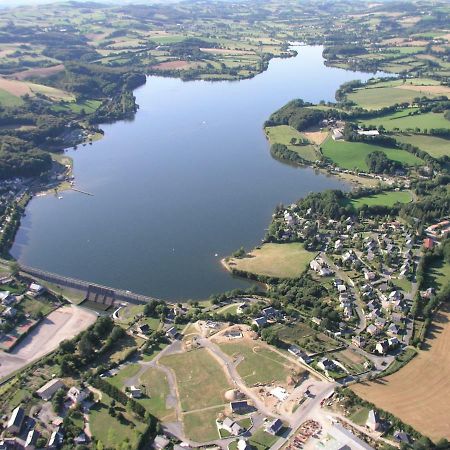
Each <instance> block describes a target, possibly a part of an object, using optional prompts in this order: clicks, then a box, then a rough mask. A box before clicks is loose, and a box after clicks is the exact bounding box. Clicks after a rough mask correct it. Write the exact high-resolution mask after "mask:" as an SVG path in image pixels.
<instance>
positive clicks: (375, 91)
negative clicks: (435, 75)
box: [347, 79, 448, 110]
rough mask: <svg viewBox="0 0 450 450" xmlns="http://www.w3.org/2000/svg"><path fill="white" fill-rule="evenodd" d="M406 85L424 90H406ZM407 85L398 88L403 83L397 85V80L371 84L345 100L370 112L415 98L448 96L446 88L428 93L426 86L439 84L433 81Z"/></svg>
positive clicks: (419, 81)
mask: <svg viewBox="0 0 450 450" xmlns="http://www.w3.org/2000/svg"><path fill="white" fill-rule="evenodd" d="M407 84H413V85H415V86H422V85H423V86H424V88H423V90H418V89H417V88H412V89H408V88H407V87H406V86H407ZM407 84H404V86H405V88H403V87H399V86H401V85H403V83H401V82H400V83H399V82H398V80H396V81H392V82H389V81H388V82H384V83H378V84H373V85H369V86H367V87H366V88H360V89H356V90H355V91H354V92H352V93H350V94H348V96H347V98H348V100H351V101H353V102H355V103H356V104H357V105H359V106H361V107H362V108H365V109H369V110H370V109H380V108H384V107H386V106H391V105H394V104H395V103H412V102H413V101H414V99H415V98H417V97H423V96H426V97H436V96H439V95H448V89H447V88H446V87H442V88H441V90H440V91H439V92H429V91H428V90H427V86H431V85H434V86H435V85H436V84H439V83H436V82H435V81H434V82H431V81H429V80H425V79H422V80H421V79H416V80H408V82H407ZM434 89H435V88H434Z"/></svg>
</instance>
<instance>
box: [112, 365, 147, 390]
mask: <svg viewBox="0 0 450 450" xmlns="http://www.w3.org/2000/svg"><path fill="white" fill-rule="evenodd" d="M139 369H140V366H139V364H127V365H126V366H125V367H124V368H123V369H122V370H120V371H119V372H118V373H117V375H114V376H113V377H111V378H109V379H108V381H109V382H110V383H111V384H113V385H114V386H116V387H117V388H119V389H123V387H124V384H125V381H126V380H128V378H131V377H134V376H135V375H136V374H137V373H138V372H139Z"/></svg>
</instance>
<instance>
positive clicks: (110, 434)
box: [89, 393, 145, 448]
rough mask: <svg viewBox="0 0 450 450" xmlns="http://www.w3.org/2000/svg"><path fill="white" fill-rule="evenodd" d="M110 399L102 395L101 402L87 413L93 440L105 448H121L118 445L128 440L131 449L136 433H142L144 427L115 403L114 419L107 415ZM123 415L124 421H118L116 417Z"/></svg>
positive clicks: (135, 440)
mask: <svg viewBox="0 0 450 450" xmlns="http://www.w3.org/2000/svg"><path fill="white" fill-rule="evenodd" d="M110 404H111V399H110V398H109V397H108V396H107V395H105V394H104V393H103V394H102V400H101V402H99V403H96V404H95V405H94V406H93V407H92V408H91V409H90V411H89V425H90V429H91V432H92V434H93V435H94V436H95V438H96V439H97V440H99V441H101V442H102V443H103V445H104V446H105V447H107V448H121V447H120V445H121V443H122V442H124V441H125V440H128V441H129V442H130V444H131V445H132V446H133V448H134V447H135V446H136V444H137V440H138V432H142V431H143V429H144V428H145V425H144V424H143V423H141V422H138V421H137V420H136V419H135V418H134V417H133V416H132V415H130V414H128V413H127V412H126V409H125V407H124V406H122V405H118V404H117V403H116V406H115V410H116V417H113V416H111V415H110V414H109V411H108V408H109V405H110ZM119 412H120V413H122V414H123V416H124V420H122V421H120V420H119V419H118V418H117V415H118V414H119Z"/></svg>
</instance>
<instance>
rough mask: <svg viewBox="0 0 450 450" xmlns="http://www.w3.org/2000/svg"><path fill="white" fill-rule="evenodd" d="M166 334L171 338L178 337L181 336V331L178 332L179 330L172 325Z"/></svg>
mask: <svg viewBox="0 0 450 450" xmlns="http://www.w3.org/2000/svg"><path fill="white" fill-rule="evenodd" d="M166 336H167V337H168V338H169V339H173V340H175V339H178V338H179V337H180V333H178V330H177V329H176V328H175V327H170V328H169V329H168V330H167V331H166Z"/></svg>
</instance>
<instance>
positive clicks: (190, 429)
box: [183, 406, 224, 442]
mask: <svg viewBox="0 0 450 450" xmlns="http://www.w3.org/2000/svg"><path fill="white" fill-rule="evenodd" d="M223 409H224V408H223V406H219V407H217V408H210V409H207V410H205V411H194V412H190V413H186V414H183V427H184V432H185V434H186V436H187V437H189V438H190V439H192V440H193V441H196V442H208V441H213V440H215V439H219V433H218V431H217V426H216V418H217V416H218V414H219V413H221V412H222V411H223Z"/></svg>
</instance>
